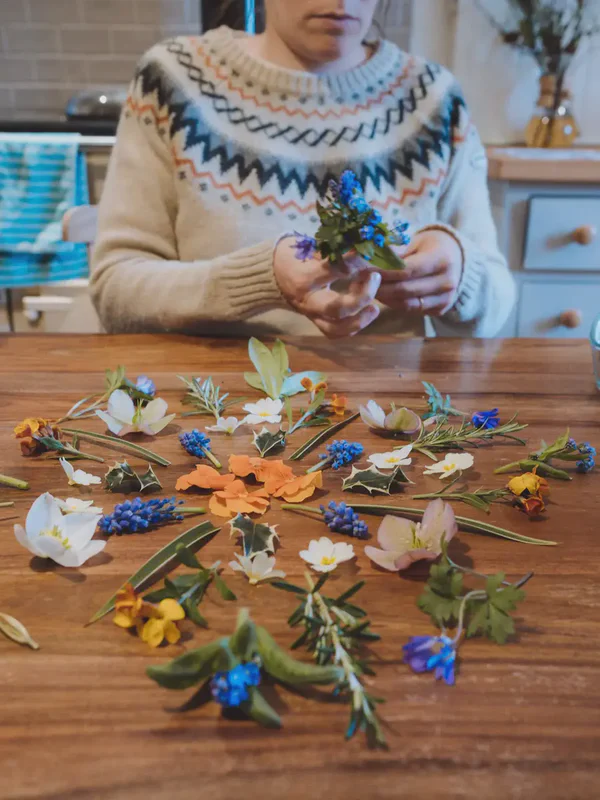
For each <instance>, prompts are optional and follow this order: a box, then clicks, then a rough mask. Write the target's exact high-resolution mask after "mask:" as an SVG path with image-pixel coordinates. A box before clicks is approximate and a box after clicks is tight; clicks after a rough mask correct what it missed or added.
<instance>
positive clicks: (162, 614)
mask: <svg viewBox="0 0 600 800" xmlns="http://www.w3.org/2000/svg"><path fill="white" fill-rule="evenodd" d="M153 611H154V614H155V615H156V616H153V617H151V618H150V619H149V620H148V621H147V622H145V623H143V624H142V623H141V622H138V623H137V630H138V635H139V637H140V639H142V641H144V642H147V643H148V644H149V645H150V647H158V646H159V645H161V644H162V643H163V640H164V639H166V640H167V642H168V643H169V644H176V643H177V642H178V641H179V640H180V638H181V631H180V630H179V628H178V627H177V625H176V624H175V623H176V622H177V621H178V620H181V619H184V618H185V611H184V610H183V608H182V607H181V606H180V605H179V603H178V602H177V601H176V600H173V599H171V598H167V599H166V600H161V601H160V603H159V604H158V606H157V607H156V608H154V607H153Z"/></svg>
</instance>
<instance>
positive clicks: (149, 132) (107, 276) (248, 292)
mask: <svg viewBox="0 0 600 800" xmlns="http://www.w3.org/2000/svg"><path fill="white" fill-rule="evenodd" d="M177 211H178V208H177V195H176V191H175V175H174V167H173V164H172V159H171V154H170V152H169V149H168V146H167V144H166V143H165V142H164V141H163V140H162V139H161V138H160V137H159V135H158V132H157V131H156V129H155V127H154V126H146V125H145V124H144V122H143V120H141V119H139V118H138V116H137V115H136V114H133V113H127V112H125V113H124V114H123V117H122V119H121V122H120V124H119V130H118V134H117V142H116V145H115V148H114V151H113V153H112V157H111V161H110V165H109V169H108V174H107V178H106V183H105V186H104V191H103V194H102V200H101V203H100V210H99V223H98V238H97V240H96V246H95V248H94V253H93V261H92V274H91V291H92V298H93V301H94V304H95V306H96V308H97V310H98V313H99V315H100V318H101V320H102V323H103V325H104V327H105V328H106V330H107V331H108V332H111V333H121V332H147V331H150V332H152V331H173V332H184V333H185V332H189V333H193V332H195V331H199V330H206V329H207V323H210V322H228V321H232V320H236V321H237V320H240V319H245V318H247V317H249V316H252V315H254V314H257V313H259V312H262V311H267V310H269V309H272V308H278V307H285V301H284V300H283V298H282V297H281V294H280V292H279V289H278V287H277V283H276V281H275V277H274V275H273V251H274V248H275V241H265V242H262V243H260V244H257V245H255V246H252V247H248V248H245V249H243V250H238V251H236V252H233V253H230V254H228V255H225V256H222V257H219V258H215V259H210V260H197V261H191V262H186V261H181V260H180V259H179V254H178V247H177V240H176V236H175V219H176V216H177Z"/></svg>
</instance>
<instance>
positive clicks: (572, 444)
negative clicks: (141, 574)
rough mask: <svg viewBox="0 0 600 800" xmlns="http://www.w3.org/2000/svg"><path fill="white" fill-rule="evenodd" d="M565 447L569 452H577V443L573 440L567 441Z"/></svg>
mask: <svg viewBox="0 0 600 800" xmlns="http://www.w3.org/2000/svg"><path fill="white" fill-rule="evenodd" d="M567 447H568V448H569V450H577V442H576V441H575V439H569V441H568V442H567Z"/></svg>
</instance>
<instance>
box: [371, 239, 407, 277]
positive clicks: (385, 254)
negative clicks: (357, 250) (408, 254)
mask: <svg viewBox="0 0 600 800" xmlns="http://www.w3.org/2000/svg"><path fill="white" fill-rule="evenodd" d="M371 264H372V265H373V266H374V267H376V268H377V269H382V270H387V271H391V270H402V269H406V263H405V262H404V260H403V259H401V258H400V257H399V256H397V255H396V253H395V251H394V250H392V248H391V247H390V246H389V245H387V244H386V245H384V246H383V247H379V246H378V245H374V247H373V255H372V256H371Z"/></svg>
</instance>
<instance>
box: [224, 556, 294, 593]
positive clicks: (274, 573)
mask: <svg viewBox="0 0 600 800" xmlns="http://www.w3.org/2000/svg"><path fill="white" fill-rule="evenodd" d="M234 555H235V557H236V558H237V561H230V562H229V566H230V567H231V569H232V570H234V571H235V572H243V573H244V575H245V576H246V577H247V578H248V581H249V582H250V583H251V584H252V586H256V584H257V583H260V581H270V580H272V579H273V578H285V572H282V571H281V570H280V569H275V556H270V555H268V553H266V552H265V551H264V550H263V551H262V552H260V553H254V554H253V555H251V556H241V555H240V554H239V553H235V554H234Z"/></svg>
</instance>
